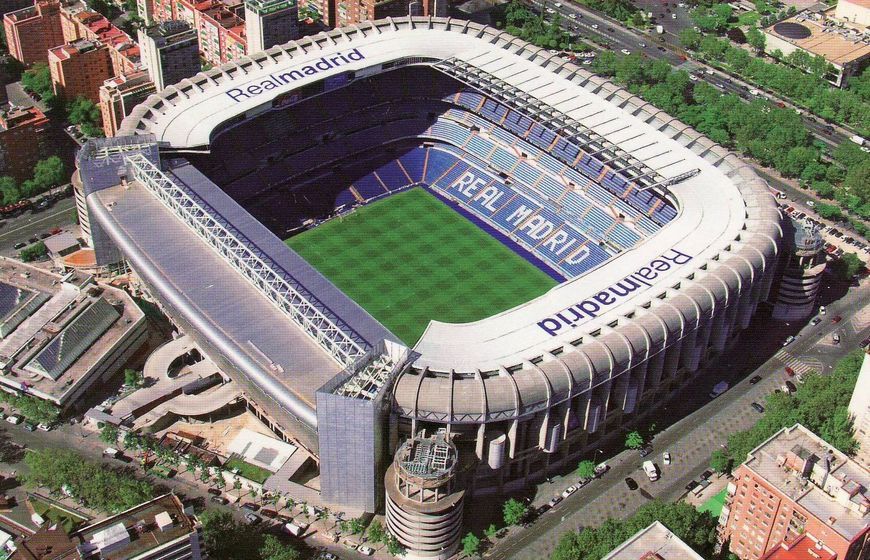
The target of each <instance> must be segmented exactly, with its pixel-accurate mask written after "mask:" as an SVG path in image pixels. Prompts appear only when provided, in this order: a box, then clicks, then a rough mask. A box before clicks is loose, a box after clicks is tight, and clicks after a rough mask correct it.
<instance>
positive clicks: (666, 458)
mask: <svg viewBox="0 0 870 560" xmlns="http://www.w3.org/2000/svg"><path fill="white" fill-rule="evenodd" d="M662 463H664V464H665V465H670V464H671V452H670V451H665V452H664V453H662Z"/></svg>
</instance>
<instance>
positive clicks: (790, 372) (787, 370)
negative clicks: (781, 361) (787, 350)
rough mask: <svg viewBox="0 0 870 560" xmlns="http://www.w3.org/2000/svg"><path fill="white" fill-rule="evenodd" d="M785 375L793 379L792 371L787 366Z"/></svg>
mask: <svg viewBox="0 0 870 560" xmlns="http://www.w3.org/2000/svg"><path fill="white" fill-rule="evenodd" d="M785 373H786V375H788V376H789V377H794V370H793V369H791V368H790V367H788V366H785Z"/></svg>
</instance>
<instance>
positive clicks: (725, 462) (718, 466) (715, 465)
mask: <svg viewBox="0 0 870 560" xmlns="http://www.w3.org/2000/svg"><path fill="white" fill-rule="evenodd" d="M710 468H711V469H713V470H714V471H716V472H717V473H727V472H728V471H730V470H731V459H729V458H728V455H727V454H726V453H725V452H724V451H722V450H721V449H717V450H716V451H714V452H713V455H712V456H711V457H710Z"/></svg>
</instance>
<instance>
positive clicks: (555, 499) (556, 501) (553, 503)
mask: <svg viewBox="0 0 870 560" xmlns="http://www.w3.org/2000/svg"><path fill="white" fill-rule="evenodd" d="M561 501H562V496H553V499H552V500H550V501H549V502H548V503H547V505H548V506H550V508H554V507H556V506H557V505H558V504H559V502H561Z"/></svg>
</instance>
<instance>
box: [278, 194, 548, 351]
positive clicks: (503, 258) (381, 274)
mask: <svg viewBox="0 0 870 560" xmlns="http://www.w3.org/2000/svg"><path fill="white" fill-rule="evenodd" d="M287 244H288V245H289V246H290V247H291V248H292V249H294V250H295V251H297V252H298V253H299V254H300V255H302V256H303V257H304V258H305V259H306V260H307V261H308V262H309V263H311V264H312V265H313V266H314V267H315V268H317V270H319V271H320V272H321V273H322V274H324V275H325V276H326V277H327V278H329V279H330V280H331V281H332V282H333V283H334V284H335V285H336V286H338V287H339V288H340V289H341V290H342V291H344V293H346V294H347V295H348V296H350V297H351V298H352V299H353V300H354V301H356V302H357V303H358V304H360V305H361V306H362V307H364V308H365V309H366V310H367V311H368V312H369V313H371V314H372V316H373V317H375V318H376V319H377V320H378V321H380V322H381V323H382V324H383V325H384V326H386V327H387V328H388V329H390V331H392V332H393V334H395V335H396V336H398V337H399V338H401V339H402V341H403V342H405V343H406V344H413V343H415V342H416V341H417V340H418V339H419V338H420V335H421V334H422V333H423V331H424V329H425V328H426V325H427V324H428V323H429V320H430V319H434V320H437V321H444V322H448V323H464V322H468V321H476V320H479V319H483V318H485V317H489V316H490V315H493V314H495V313H498V312H500V311H504V310H505V309H510V308H511V307H514V306H516V305H519V304H521V303H523V302H525V301H528V300H530V299H532V298H534V297H536V296H539V295H541V294H542V293H544V292H545V291H547V290H548V289H550V288H551V287H553V286H554V285H555V284H556V281H555V280H553V279H552V278H550V277H549V276H548V275H547V274H545V273H544V272H542V271H541V270H539V269H537V268H536V267H535V266H534V265H532V264H530V263H528V262H526V261H525V260H524V259H523V258H522V257H520V256H519V255H517V254H516V253H514V252H513V251H511V250H510V249H509V248H507V247H505V246H504V245H503V244H502V243H500V242H499V241H498V240H496V239H494V238H492V237H491V236H489V235H488V234H487V233H486V232H484V231H483V230H481V229H480V228H478V227H477V226H475V225H474V224H473V223H471V222H470V221H468V220H467V219H466V218H465V217H463V216H462V215H460V214H459V213H457V212H455V211H454V210H452V209H451V208H449V207H448V206H446V205H445V204H443V203H442V202H441V201H439V200H438V199H437V198H435V196H434V195H432V194H430V193H428V192H427V191H425V190H424V189H422V188H416V189H411V190H409V191H406V192H403V193H400V194H397V195H393V196H390V197H388V198H385V199H383V200H380V201H378V202H375V203H372V204H369V205H367V206H364V207H362V208H360V209H358V210H357V211H356V212H354V213H353V214H351V215H350V216H348V217H345V218H343V219H335V220H332V221H330V222H327V223H325V224H323V225H321V226H320V227H317V228H315V229H312V230H309V231H306V232H304V233H302V234H300V235H297V236H295V237H292V238H290V239H289V240H287Z"/></svg>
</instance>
